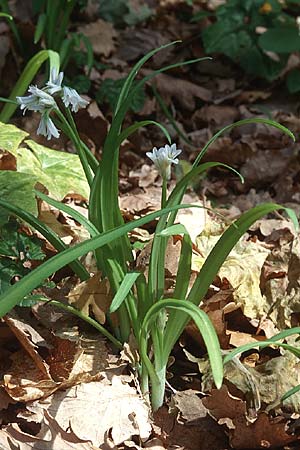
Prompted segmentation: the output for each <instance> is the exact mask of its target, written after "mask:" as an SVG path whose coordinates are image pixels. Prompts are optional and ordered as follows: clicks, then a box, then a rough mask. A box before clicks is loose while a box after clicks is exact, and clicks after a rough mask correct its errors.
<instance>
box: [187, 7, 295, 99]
mask: <svg viewBox="0 0 300 450" xmlns="http://www.w3.org/2000/svg"><path fill="white" fill-rule="evenodd" d="M297 4H298V6H297ZM297 7H298V8H299V2H298V1H295V0H287V1H285V2H281V1H279V0H268V1H266V0H229V1H227V2H225V4H224V5H221V6H219V7H218V8H217V10H216V12H215V14H210V13H209V14H204V15H214V16H215V19H216V20H215V22H214V23H213V24H211V25H209V26H208V27H206V28H204V29H203V31H202V39H203V44H204V48H205V51H206V53H208V54H212V53H222V54H224V55H226V56H228V57H229V58H230V59H231V60H232V61H234V62H235V63H237V64H239V65H240V66H241V67H242V68H243V70H244V71H245V72H246V73H247V74H249V75H254V76H258V77H261V78H264V79H266V80H268V81H273V80H275V79H276V78H277V77H278V76H279V75H280V73H281V71H282V70H283V69H284V67H285V66H286V63H287V60H288V57H289V55H290V54H291V53H292V52H297V51H299V49H300V35H299V25H298V23H297V20H296V17H297V15H298V13H297ZM202 18H203V12H200V13H199V14H196V15H195V16H194V18H193V21H197V20H200V19H202ZM286 81H287V87H288V89H289V91H290V92H297V91H299V90H300V72H299V69H294V70H292V71H291V72H290V73H289V74H288V77H287V80H286Z"/></svg>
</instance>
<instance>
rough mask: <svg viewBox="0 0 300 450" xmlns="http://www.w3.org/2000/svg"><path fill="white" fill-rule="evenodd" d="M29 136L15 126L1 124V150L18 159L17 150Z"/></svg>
mask: <svg viewBox="0 0 300 450" xmlns="http://www.w3.org/2000/svg"><path fill="white" fill-rule="evenodd" d="M26 136H28V133H27V132H26V131H23V130H20V129H19V128H17V127H15V126H14V125H8V124H5V123H2V122H0V148H1V150H4V151H6V152H9V153H11V154H12V155H14V156H15V157H17V150H18V148H19V146H20V144H21V142H22V141H23V140H24V139H25V138H26Z"/></svg>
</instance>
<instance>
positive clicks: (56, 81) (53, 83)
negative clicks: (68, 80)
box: [45, 68, 64, 95]
mask: <svg viewBox="0 0 300 450" xmlns="http://www.w3.org/2000/svg"><path fill="white" fill-rule="evenodd" d="M63 78H64V73H63V72H59V73H58V70H57V69H56V68H53V69H52V70H51V72H50V78H49V81H48V82H47V83H46V86H47V87H46V88H45V89H46V90H47V92H48V93H49V94H50V95H53V94H56V93H58V92H60V91H61V90H62V85H61V83H62V81H63Z"/></svg>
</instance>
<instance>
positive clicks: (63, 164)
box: [17, 141, 89, 200]
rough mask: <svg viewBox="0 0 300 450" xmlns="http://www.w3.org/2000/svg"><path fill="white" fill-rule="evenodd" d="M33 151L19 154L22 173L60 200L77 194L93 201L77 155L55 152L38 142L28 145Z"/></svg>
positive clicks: (18, 167)
mask: <svg viewBox="0 0 300 450" xmlns="http://www.w3.org/2000/svg"><path fill="white" fill-rule="evenodd" d="M26 144H27V145H28V146H29V147H30V149H31V150H29V149H25V148H22V150H20V151H19V152H18V158H17V170H18V172H22V173H24V174H25V173H26V174H32V175H34V176H35V178H36V180H37V181H39V182H40V183H42V184H43V185H44V186H46V187H47V189H48V190H49V192H51V194H52V195H53V197H55V198H56V199H57V200H61V199H63V198H64V197H65V196H66V195H67V194H68V193H71V192H75V193H76V194H81V195H83V196H84V197H86V198H88V197H89V185H88V183H87V181H86V178H85V175H84V172H83V170H82V167H81V164H80V160H79V158H78V156H77V155H72V154H70V153H66V152H60V151H57V150H52V149H50V148H48V147H44V146H43V145H39V144H37V143H35V142H34V141H26Z"/></svg>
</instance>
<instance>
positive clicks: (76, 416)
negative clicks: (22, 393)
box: [27, 376, 151, 447]
mask: <svg viewBox="0 0 300 450" xmlns="http://www.w3.org/2000/svg"><path fill="white" fill-rule="evenodd" d="M27 409H28V410H30V411H32V412H33V413H35V414H39V415H40V414H43V411H44V410H45V409H46V410H47V411H48V412H49V413H50V414H51V415H53V416H54V417H55V419H56V420H57V422H58V424H59V425H60V427H62V428H63V429H67V428H68V427H69V426H71V429H72V430H73V432H74V433H75V434H76V435H77V436H79V437H80V438H81V439H88V440H91V441H92V442H93V444H94V445H96V446H97V447H98V446H101V445H103V444H104V443H105V437H106V434H107V433H108V432H109V431H110V434H111V436H112V440H113V443H114V444H115V445H118V444H121V443H123V442H124V441H125V440H129V439H130V438H131V436H133V435H138V436H140V438H141V439H142V440H146V439H147V438H148V437H149V435H150V432H151V425H150V421H149V411H148V408H147V406H146V404H145V403H144V401H143V400H142V398H141V397H140V396H139V395H138V394H137V393H136V391H135V389H134V388H132V387H130V386H129V385H128V384H124V383H123V382H122V378H121V377H120V376H119V377H117V376H113V377H112V382H111V383H110V382H108V380H106V379H103V380H102V381H98V382H91V383H88V384H81V385H79V386H76V387H73V388H71V389H69V390H68V391H67V392H62V391H59V392H57V393H55V395H53V396H52V397H50V398H49V399H47V401H44V402H43V403H40V402H35V403H33V404H32V405H30V406H28V408H27ZM91 412H92V414H91Z"/></svg>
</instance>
